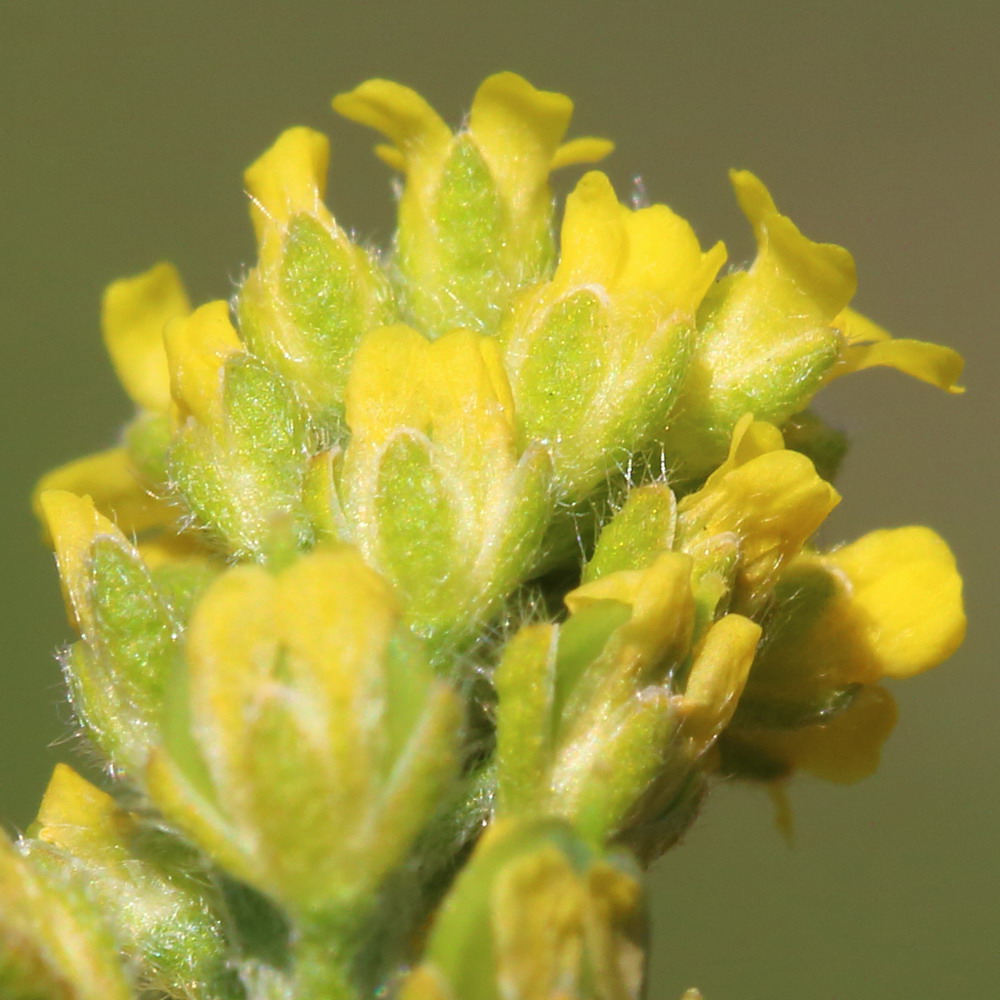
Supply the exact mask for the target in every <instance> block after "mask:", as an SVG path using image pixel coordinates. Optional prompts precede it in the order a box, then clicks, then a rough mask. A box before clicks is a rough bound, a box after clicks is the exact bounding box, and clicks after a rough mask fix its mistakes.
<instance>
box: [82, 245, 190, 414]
mask: <svg viewBox="0 0 1000 1000" xmlns="http://www.w3.org/2000/svg"><path fill="white" fill-rule="evenodd" d="M190 311H191V304H190V302H189V301H188V297H187V293H186V292H185V291H184V286H183V284H182V283H181V279H180V275H179V274H178V273H177V269H176V268H175V267H174V266H173V264H168V263H162V264H157V265H156V266H155V267H153V268H151V269H150V270H149V271H146V272H145V273H144V274H140V275H137V276H136V277H134V278H122V279H121V280H120V281H116V282H114V283H113V284H111V285H109V286H108V288H107V290H106V291H105V293H104V301H103V305H102V310H101V327H102V330H103V332H104V343H105V346H106V347H107V349H108V353H109V354H110V355H111V363H112V364H113V365H114V367H115V373H116V374H117V375H118V379H119V381H120V382H121V383H122V385H123V386H124V387H125V391H126V392H127V393H128V394H129V396H130V397H131V398H132V400H133V401H134V402H135V403H136V405H137V406H139V407H141V408H143V409H146V410H152V411H154V412H156V413H166V412H167V410H168V409H169V406H170V376H169V373H168V371H167V355H166V351H165V350H164V347H163V330H164V328H165V327H166V325H167V323H168V322H170V321H171V320H173V319H177V318H179V317H182V316H186V315H188V313H190Z"/></svg>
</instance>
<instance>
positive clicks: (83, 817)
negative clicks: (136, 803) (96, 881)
mask: <svg viewBox="0 0 1000 1000" xmlns="http://www.w3.org/2000/svg"><path fill="white" fill-rule="evenodd" d="M36 823H37V824H38V829H37V832H36V833H35V836H36V837H37V838H38V839H39V840H41V841H44V842H45V843H46V844H53V845H54V846H56V847H59V848H61V849H62V850H64V851H68V852H69V853H70V854H73V855H76V856H79V857H85V856H87V855H89V854H91V853H92V852H93V851H94V850H95V849H97V850H102V849H103V850H104V851H106V850H107V848H108V847H109V846H110V845H113V844H115V843H116V842H118V841H120V840H121V839H122V827H123V826H127V825H128V823H129V817H128V814H127V813H125V812H123V811H122V810H121V809H119V808H118V804H117V803H116V802H115V800H114V799H113V798H112V797H111V796H110V795H108V794H107V793H106V792H102V791H101V790H100V789H99V788H96V787H95V786H94V785H92V784H91V783H90V782H89V781H87V780H86V778H84V777H82V776H81V775H79V774H77V773H76V771H74V770H73V768H71V767H67V765H65V764H56V766H55V770H54V771H53V772H52V777H51V779H50V780H49V784H48V787H47V788H46V789H45V795H44V797H43V798H42V804H41V806H40V807H39V810H38V817H37V819H36ZM104 860H105V862H110V861H111V860H112V859H111V858H108V857H105V858H104Z"/></svg>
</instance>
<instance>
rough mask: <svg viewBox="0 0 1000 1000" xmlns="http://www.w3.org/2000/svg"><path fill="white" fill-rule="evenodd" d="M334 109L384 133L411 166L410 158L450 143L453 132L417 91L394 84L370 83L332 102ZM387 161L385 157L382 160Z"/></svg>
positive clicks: (385, 81) (389, 82) (339, 96)
mask: <svg viewBox="0 0 1000 1000" xmlns="http://www.w3.org/2000/svg"><path fill="white" fill-rule="evenodd" d="M333 109H334V111H336V112H337V113H338V114H341V115H343V116H344V117H345V118H349V119H350V120H351V121H355V122H358V123H359V124H361V125H367V126H368V127H369V128H373V129H375V130H376V131H377V132H381V133H382V134H383V135H384V136H385V137H386V138H387V139H389V140H391V142H392V143H393V146H394V147H395V148H396V149H397V150H398V151H399V152H400V153H401V154H402V155H403V157H404V158H405V159H406V162H407V164H409V158H410V157H411V156H412V155H414V154H416V153H419V152H421V151H426V150H428V149H431V148H437V149H438V150H440V149H442V148H444V147H447V145H448V144H449V143H450V142H451V130H450V129H449V128H448V126H447V125H446V124H445V123H444V121H443V120H442V119H441V116H440V115H439V114H438V113H437V112H436V111H435V110H434V109H433V108H432V107H431V106H430V105H429V104H428V103H427V102H426V101H425V100H424V99H423V98H422V97H421V96H420V95H419V94H418V93H417V92H416V91H414V90H411V89H410V88H409V87H404V86H402V85H401V84H398V83H393V82H392V81H391V80H367V81H366V82H365V83H362V84H361V85H360V86H358V87H355V89H354V90H352V91H350V92H349V93H346V94H338V95H337V96H336V97H335V98H334V99H333ZM383 158H384V157H383Z"/></svg>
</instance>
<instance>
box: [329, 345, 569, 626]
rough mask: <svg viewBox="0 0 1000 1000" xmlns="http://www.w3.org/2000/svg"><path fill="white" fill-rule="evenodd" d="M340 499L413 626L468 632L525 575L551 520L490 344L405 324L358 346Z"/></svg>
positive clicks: (542, 475)
mask: <svg viewBox="0 0 1000 1000" xmlns="http://www.w3.org/2000/svg"><path fill="white" fill-rule="evenodd" d="M347 422H348V424H349V426H350V428H351V440H350V443H349V444H348V445H347V448H346V450H345V452H344V455H343V461H342V464H341V465H340V468H339V481H338V483H337V491H338V494H339V500H338V501H337V503H338V505H339V508H340V509H341V510H342V515H340V514H338V515H336V516H335V517H334V520H335V521H338V520H340V519H341V518H343V519H346V523H347V526H348V527H347V530H348V533H349V537H350V539H351V540H352V541H354V542H355V543H356V544H357V545H358V546H359V548H360V549H361V551H362V552H363V553H364V555H365V557H366V558H367V559H368V561H369V562H370V563H371V564H372V565H375V566H377V567H379V569H380V570H381V571H382V572H383V573H384V574H385V575H386V576H387V577H389V579H391V580H392V581H393V582H394V583H395V584H396V586H397V587H398V588H399V590H400V591H401V592H402V594H403V595H404V597H405V599H406V603H405V612H406V614H407V617H408V618H409V620H410V621H411V622H413V623H414V625H415V626H416V627H417V628H418V629H419V630H420V631H422V632H428V633H430V632H434V633H443V634H449V633H452V632H454V630H456V629H457V628H458V626H459V624H460V623H461V624H462V627H463V628H464V629H470V628H472V627H474V626H475V625H476V624H478V623H481V622H482V620H483V618H484V616H486V615H487V614H489V613H490V612H491V611H493V610H494V609H495V607H496V604H497V601H498V600H499V599H500V598H502V597H503V596H504V595H506V594H507V593H509V592H510V591H511V590H512V589H513V588H514V587H515V586H516V585H517V584H518V583H520V582H521V581H522V580H523V579H525V577H526V576H527V575H528V574H529V572H530V571H531V569H532V568H533V566H534V564H535V560H536V558H537V549H538V546H539V543H540V541H541V536H542V532H543V531H544V529H545V527H546V525H547V521H548V518H549V510H550V504H551V499H550V491H549V476H550V466H549V458H548V454H547V452H546V451H545V450H544V449H541V448H538V447H528V448H526V449H523V450H522V449H521V448H519V447H518V445H517V440H516V432H515V420H514V413H513V404H512V401H511V397H510V390H509V388H508V385H507V379H506V376H505V374H504V370H503V365H502V364H501V361H500V357H499V351H498V349H497V345H496V342H495V341H494V340H492V339H491V338H487V337H483V336H481V335H479V334H475V333H472V332H470V331H465V330H456V331H453V332H451V333H449V334H446V335H445V336H443V337H441V338H440V339H438V340H437V341H435V342H433V343H431V342H430V341H428V340H426V339H425V338H424V337H422V336H421V335H420V334H419V333H417V332H416V331H415V330H412V329H410V328H409V327H405V326H395V327H386V328H384V329H382V330H377V331H374V332H373V333H370V334H369V335H368V336H366V337H365V339H364V340H363V341H362V344H361V347H360V349H359V351H358V354H357V358H356V360H355V363H354V367H353V368H352V371H351V378H350V381H349V383H348V387H347Z"/></svg>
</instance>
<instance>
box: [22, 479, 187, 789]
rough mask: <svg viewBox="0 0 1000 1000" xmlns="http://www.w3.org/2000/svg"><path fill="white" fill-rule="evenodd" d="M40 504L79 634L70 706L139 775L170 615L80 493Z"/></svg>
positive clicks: (118, 761)
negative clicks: (79, 495)
mask: <svg viewBox="0 0 1000 1000" xmlns="http://www.w3.org/2000/svg"><path fill="white" fill-rule="evenodd" d="M40 503H41V506H42V510H43V512H44V515H45V519H46V522H47V525H48V529H49V532H50V534H51V536H52V539H53V543H54V546H55V550H56V559H57V562H58V565H59V575H60V579H61V581H62V586H63V593H64V595H65V598H66V604H67V609H68V611H69V615H70V619H71V620H72V621H73V623H74V624H75V625H76V627H77V628H78V629H79V631H80V634H81V636H82V642H80V643H77V644H76V645H75V646H74V647H72V649H71V650H70V652H69V654H68V655H67V658H66V665H65V667H66V674H67V677H68V679H69V682H70V689H71V691H72V694H73V702H74V707H75V708H76V711H77V715H78V716H79V718H80V721H81V722H82V723H83V725H84V726H85V727H86V729H87V732H88V734H89V735H90V736H91V738H92V739H93V740H94V742H95V743H96V744H97V745H98V746H99V747H100V749H101V750H102V751H103V752H104V753H105V754H107V756H108V757H109V758H110V759H111V761H112V762H113V763H114V764H115V765H116V766H117V767H118V768H120V769H122V770H124V771H127V772H128V773H129V774H130V775H132V776H133V777H135V776H138V775H139V774H140V773H141V771H142V768H143V766H144V763H145V756H146V753H147V752H148V748H149V746H150V744H151V743H152V742H153V741H154V739H155V734H156V732H157V729H158V723H159V715H160V711H161V708H160V706H161V704H162V701H163V697H164V692H165V688H166V683H167V678H168V676H169V674H170V672H171V669H172V666H173V662H174V656H175V639H176V636H177V634H178V629H179V620H178V617H177V615H176V612H175V611H174V609H173V607H172V606H171V604H170V603H169V601H168V600H167V599H166V598H165V597H164V595H163V594H162V593H161V591H160V589H159V588H158V586H157V585H156V583H155V581H154V579H153V577H152V575H151V574H150V571H149V569H148V567H147V566H146V565H145V563H144V562H143V560H142V558H141V557H140V555H139V553H138V552H137V551H136V549H135V548H134V547H133V546H132V545H131V544H129V542H128V540H127V539H126V538H125V536H124V535H123V534H122V533H121V531H120V530H119V529H118V528H117V527H116V526H115V525H114V524H112V523H111V522H110V521H109V520H107V518H105V517H103V516H102V515H101V514H99V513H98V512H97V510H96V508H95V507H94V504H93V502H92V501H91V500H90V498H89V497H77V496H74V495H73V494H71V493H66V492H61V491H58V490H52V491H48V492H46V493H43V494H42V496H41V500H40Z"/></svg>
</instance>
